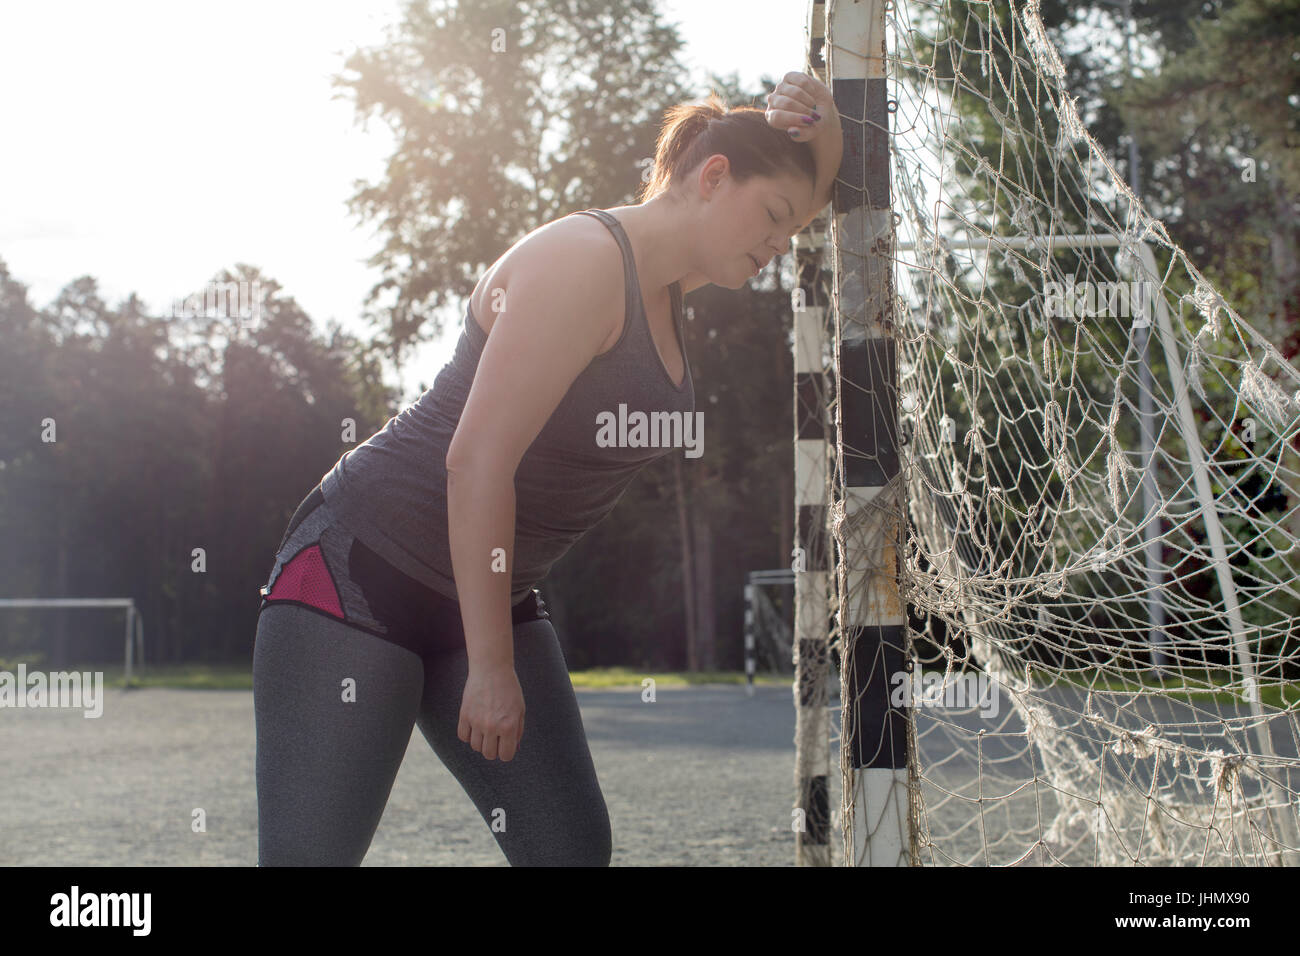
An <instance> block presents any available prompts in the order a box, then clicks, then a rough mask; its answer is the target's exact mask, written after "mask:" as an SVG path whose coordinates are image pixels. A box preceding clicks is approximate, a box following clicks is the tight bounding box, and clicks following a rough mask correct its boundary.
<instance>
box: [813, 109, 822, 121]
mask: <svg viewBox="0 0 1300 956" xmlns="http://www.w3.org/2000/svg"><path fill="white" fill-rule="evenodd" d="M812 118H813V119H818V120H819V119H821V118H822V114H821V113H818V112H817V111H816V110H813V113H812Z"/></svg>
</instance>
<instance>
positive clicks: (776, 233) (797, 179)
mask: <svg viewBox="0 0 1300 956" xmlns="http://www.w3.org/2000/svg"><path fill="white" fill-rule="evenodd" d="M729 166H730V164H729V163H728V161H727V158H726V157H725V156H723V155H721V154H718V155H716V156H712V157H710V158H709V160H708V161H707V162H705V163H704V164H703V166H702V168H701V170H700V179H699V182H698V185H699V188H700V190H701V195H700V198H701V200H703V204H702V206H701V207H700V222H699V231H698V233H697V236H696V238H697V254H698V258H699V270H700V271H701V272H702V273H703V274H704V275H705V276H707V277H708V279H709V281H710V282H712V283H714V284H715V285H720V286H722V287H723V288H727V289H739V288H741V287H742V286H744V284H745V283H746V282H747V281H748V280H749V279H751V278H752V277H753V276H755V275H757V274H758V272H759V270H760V269H761V268H762V267H763V266H765V265H767V263H768V261H769V260H770V259H771V258H772V257H773V256H776V255H778V254H780V253H782V252H785V251H786V250H787V249H788V248H789V246H790V237H791V236H793V235H794V234H795V233H797V232H799V230H800V229H801V228H803V223H804V221H805V220H806V219H807V218H808V217H809V216H810V215H811V213H812V212H813V210H812V208H811V207H812V202H813V195H812V191H813V184H812V182H811V181H810V180H809V179H808V178H807V177H806V176H801V175H798V174H795V173H783V174H780V175H776V176H753V177H751V178H750V179H748V180H747V181H746V182H744V183H737V182H736V180H735V179H734V178H732V176H731V174H730V169H729Z"/></svg>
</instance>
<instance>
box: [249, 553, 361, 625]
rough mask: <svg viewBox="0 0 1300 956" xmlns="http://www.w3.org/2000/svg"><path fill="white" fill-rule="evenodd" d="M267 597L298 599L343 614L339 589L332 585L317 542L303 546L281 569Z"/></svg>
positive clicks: (330, 612) (341, 615) (272, 599)
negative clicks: (306, 546)
mask: <svg viewBox="0 0 1300 956" xmlns="http://www.w3.org/2000/svg"><path fill="white" fill-rule="evenodd" d="M266 599H267V600H268V601H301V602H302V603H303V604H310V605H311V606H312V607H315V608H320V609H321V610H322V611H325V612H326V613H327V614H333V615H334V616H335V617H337V618H342V617H343V605H342V603H341V602H340V601H339V594H338V591H336V590H335V589H334V582H333V580H331V579H330V573H329V570H328V569H327V568H326V567H325V558H324V556H322V555H321V552H320V545H318V544H313V545H312V546H311V547H310V548H305V549H303V550H302V551H300V552H299V553H298V554H297V555H296V556H295V557H294V559H293V560H292V561H290V562H289V563H288V564H286V565H285V566H284V567H283V568H281V569H280V576H279V577H277V578H276V579H275V587H273V588H271V593H270V594H268V595H267V598H266Z"/></svg>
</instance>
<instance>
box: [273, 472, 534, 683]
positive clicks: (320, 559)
mask: <svg viewBox="0 0 1300 956" xmlns="http://www.w3.org/2000/svg"><path fill="white" fill-rule="evenodd" d="M259 594H261V596H262V603H261V606H260V607H259V608H258V613H259V614H260V613H261V612H262V611H264V610H265V609H266V608H268V607H274V606H275V605H276V604H286V603H287V604H295V605H298V606H300V607H305V608H307V609H309V610H311V611H314V612H316V613H318V614H323V615H326V616H327V617H331V618H333V619H335V620H340V621H343V622H344V623H346V624H348V625H350V626H352V627H355V628H357V629H358V630H362V631H365V632H367V633H369V634H374V635H376V636H377V637H381V638H383V639H384V640H386V641H390V642H392V643H394V644H397V645H399V646H401V647H405V648H407V649H408V650H411V651H414V652H415V653H416V654H419V655H420V656H421V657H427V656H429V655H436V654H443V653H447V652H449V651H459V650H464V649H465V628H464V624H463V622H462V620H461V615H460V605H459V604H458V603H457V602H456V601H454V600H452V599H451V598H449V597H447V596H446V595H443V594H439V593H438V592H437V591H434V590H433V589H431V588H429V587H428V586H426V585H424V584H422V583H421V582H419V581H417V580H415V579H414V578H412V577H410V576H409V575H407V574H405V573H403V572H402V571H399V570H398V569H397V568H395V567H393V566H392V565H391V564H389V563H388V562H387V561H385V560H384V559H383V558H381V557H380V556H379V555H377V554H376V553H375V552H374V551H372V550H371V549H370V548H368V547H367V546H366V545H365V544H363V543H362V542H361V541H360V540H358V539H357V538H356V537H355V536H353V534H352V533H351V532H350V531H348V530H347V529H346V528H344V527H343V526H342V525H341V524H340V523H339V522H338V521H337V519H336V518H335V517H334V515H333V514H332V512H331V511H330V509H329V506H328V505H327V504H326V502H325V496H324V494H323V493H322V492H321V489H320V485H317V486H316V487H315V488H314V489H312V491H311V493H310V494H308V495H307V497H306V498H304V499H303V500H302V503H301V504H299V505H298V508H297V509H296V510H295V511H294V513H293V517H292V518H290V519H289V525H288V527H287V528H286V529H285V532H284V535H283V537H281V539H280V545H279V547H278V548H277V549H276V555H275V563H274V565H273V567H272V569H271V576H270V578H269V579H268V581H267V583H266V584H265V585H263V586H262V588H261V589H260V591H259ZM510 619H511V623H512V624H514V625H519V624H523V623H526V622H528V621H539V620H549V619H550V615H549V614H548V613H547V612H546V604H545V602H544V601H543V600H542V596H541V594H540V593H539V592H538V591H537V590H536V589H533V590H532V591H530V592H529V593H528V595H526V596H525V597H524V598H523V600H521V601H520V602H519V603H518V604H516V605H515V606H514V607H512V608H511V609H510Z"/></svg>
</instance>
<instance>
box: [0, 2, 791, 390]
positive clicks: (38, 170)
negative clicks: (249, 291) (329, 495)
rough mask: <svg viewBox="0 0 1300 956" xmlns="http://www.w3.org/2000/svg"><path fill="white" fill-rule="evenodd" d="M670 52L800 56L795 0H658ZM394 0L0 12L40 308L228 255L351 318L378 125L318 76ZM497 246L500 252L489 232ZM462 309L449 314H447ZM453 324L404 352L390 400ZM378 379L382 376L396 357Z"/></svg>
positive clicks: (412, 386)
mask: <svg viewBox="0 0 1300 956" xmlns="http://www.w3.org/2000/svg"><path fill="white" fill-rule="evenodd" d="M659 3H660V8H661V9H662V10H663V11H664V13H665V16H666V18H667V19H668V20H669V21H672V22H676V23H678V24H679V25H680V33H681V35H682V37H683V39H684V40H685V41H686V43H687V48H686V51H685V57H686V59H687V61H688V62H689V63H690V64H691V67H692V70H693V76H694V78H695V79H696V80H697V81H699V82H701V83H702V82H703V70H704V67H705V66H707V67H708V68H709V69H711V70H713V71H714V72H717V73H721V74H723V75H730V74H731V73H732V72H736V73H738V74H739V75H740V78H741V80H742V81H745V82H747V83H750V84H757V82H758V80H759V78H760V76H761V75H762V74H764V73H767V74H769V75H770V76H772V77H774V78H779V77H780V76H781V75H782V74H784V73H785V72H786V71H787V70H797V69H799V68H800V67H801V65H802V63H803V58H804V53H803V43H804V21H805V19H806V16H807V12H806V11H807V3H806V2H805V0H744V2H741V0H710V2H709V3H699V2H696V0H659ZM396 10H397V3H396V2H395V0H366V2H365V3H364V4H359V3H350V2H340V0H334V2H331V3H323V2H319V0H317V2H308V0H255V2H250V0H222V2H220V3H216V2H211V0H206V2H199V0H187V2H184V3H179V2H176V0H165V2H144V0H113V2H111V3H107V2H104V0H81V2H72V0H42V2H41V3H25V4H21V5H20V4H9V5H6V7H5V9H4V11H3V12H2V13H0V90H3V91H4V92H3V93H0V129H3V130H4V131H5V141H6V147H5V148H4V149H3V150H0V258H2V259H3V260H4V261H5V263H6V264H7V265H8V267H9V270H10V272H11V273H12V274H13V275H14V277H15V278H16V279H17V280H18V281H20V282H23V283H25V284H26V285H27V286H28V287H29V294H30V298H31V300H32V301H33V302H34V303H35V304H36V305H38V306H44V305H46V304H47V303H48V302H49V301H50V300H51V299H53V298H54V296H55V295H56V294H57V293H58V291H59V289H61V288H62V287H63V286H64V285H65V284H67V283H68V282H70V281H72V280H73V279H75V278H77V277H79V276H83V275H90V276H93V277H95V278H96V279H97V280H99V283H100V290H101V294H103V296H104V297H105V298H106V299H107V300H108V301H109V302H110V303H112V304H116V303H117V302H118V301H119V300H120V299H121V298H124V297H125V296H126V295H127V294H128V293H130V292H133V291H134V292H136V293H137V294H139V295H140V296H141V298H143V299H144V301H145V303H146V304H147V305H148V306H149V307H150V308H151V309H152V310H154V311H156V312H162V311H163V310H164V309H166V308H167V307H169V306H170V304H171V302H172V300H173V299H176V298H178V297H180V296H184V295H186V294H189V293H191V292H194V291H196V290H200V289H202V287H203V285H204V283H206V282H207V281H208V280H209V279H210V278H211V277H212V276H213V274H214V273H216V272H218V271H219V270H221V269H223V268H233V267H234V265H235V263H237V262H246V263H250V264H253V265H256V266H259V267H260V268H261V269H262V270H263V272H264V273H265V274H267V275H269V276H271V277H273V278H275V279H276V280H277V281H278V282H279V283H280V284H281V285H282V286H283V287H284V289H285V291H286V292H287V293H288V294H290V295H292V296H294V298H296V299H297V300H298V302H299V303H300V304H301V305H302V306H303V307H304V308H305V309H306V311H307V312H308V314H309V315H311V316H312V318H313V319H314V320H315V321H316V322H317V324H318V326H323V324H324V322H325V320H326V319H329V318H331V317H332V318H337V319H338V320H339V321H340V322H342V323H343V325H344V326H345V327H347V328H349V329H351V330H354V331H355V332H357V333H358V334H365V333H366V332H367V326H366V325H365V324H364V323H363V322H362V321H361V318H360V316H361V312H362V300H363V299H364V297H365V295H366V292H367V291H368V290H369V289H370V287H371V286H372V285H373V284H374V283H375V282H376V281H378V279H379V274H378V271H377V270H372V269H370V268H368V267H367V266H366V265H365V259H366V258H367V257H368V256H369V255H370V254H371V252H373V251H374V250H375V249H377V248H378V247H379V245H380V239H379V237H377V236H376V235H374V234H373V233H372V232H371V229H370V227H369V226H364V227H363V226H361V225H360V224H359V223H358V221H357V220H356V219H355V218H354V217H352V216H351V215H349V213H348V211H347V208H346V206H345V202H346V200H347V199H348V197H349V196H351V194H352V193H353V191H354V188H353V181H354V180H356V179H366V180H374V179H377V178H378V176H379V175H380V173H381V172H382V169H383V164H384V160H385V158H386V156H387V151H388V147H389V137H388V132H387V129H386V127H385V126H384V125H383V124H382V123H380V122H371V123H370V124H369V129H368V130H363V129H362V128H361V127H360V126H356V125H355V124H354V112H353V110H352V107H351V105H350V103H349V102H348V101H347V100H346V99H332V96H334V95H335V92H334V91H333V90H332V88H331V86H330V76H331V75H333V74H335V73H338V72H340V71H341V69H342V63H343V59H344V57H345V56H346V54H347V53H348V52H350V51H351V50H352V49H353V48H355V47H358V46H369V45H372V44H374V43H376V42H378V41H379V40H380V38H381V37H382V30H383V26H384V25H385V24H386V23H388V22H389V21H390V20H391V19H392V18H394V17H395V16H396ZM501 251H502V252H504V251H505V250H504V249H502V250H501ZM457 318H458V317H457ZM457 332H458V322H456V321H453V322H452V323H451V324H450V329H449V331H448V332H447V334H446V335H444V337H443V340H442V341H440V342H437V343H430V344H429V345H428V346H426V347H424V348H422V349H421V350H419V351H418V352H417V353H415V355H414V356H413V358H412V359H410V360H409V361H408V364H407V366H406V367H405V368H404V370H403V375H402V377H401V385H402V388H403V394H404V399H405V400H406V401H411V400H413V399H414V398H415V397H416V396H417V395H418V385H419V383H420V382H421V381H422V382H424V383H425V384H426V385H429V384H432V382H433V378H434V376H435V375H436V374H437V372H438V369H439V368H441V367H442V365H443V363H444V362H445V361H446V360H447V359H448V358H449V357H450V355H451V352H452V349H453V348H454V345H455V338H454V336H455V334H456V333H457ZM390 380H391V381H393V382H398V377H397V375H396V373H395V372H391V371H390Z"/></svg>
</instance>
